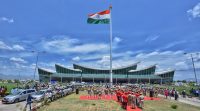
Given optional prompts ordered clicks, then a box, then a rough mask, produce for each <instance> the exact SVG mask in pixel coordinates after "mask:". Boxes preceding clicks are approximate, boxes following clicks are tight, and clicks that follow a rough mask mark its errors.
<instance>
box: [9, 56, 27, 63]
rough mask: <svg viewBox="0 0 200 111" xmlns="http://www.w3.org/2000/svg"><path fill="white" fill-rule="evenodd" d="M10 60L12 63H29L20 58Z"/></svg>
mask: <svg viewBox="0 0 200 111" xmlns="http://www.w3.org/2000/svg"><path fill="white" fill-rule="evenodd" d="M10 60H11V61H14V62H21V63H27V61H25V60H24V59H22V58H18V57H11V58H10Z"/></svg>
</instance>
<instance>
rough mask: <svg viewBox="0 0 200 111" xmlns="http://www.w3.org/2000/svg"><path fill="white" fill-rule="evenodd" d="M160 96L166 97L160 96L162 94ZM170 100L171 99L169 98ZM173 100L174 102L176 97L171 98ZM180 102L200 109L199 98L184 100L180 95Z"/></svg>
mask: <svg viewBox="0 0 200 111" xmlns="http://www.w3.org/2000/svg"><path fill="white" fill-rule="evenodd" d="M158 96H160V97H164V95H160V94H159V95H158ZM168 99H169V97H168ZM169 100H170V99H169ZM171 100H174V97H171ZM178 101H179V102H182V103H186V104H190V105H193V106H197V107H200V100H199V99H197V98H183V97H181V96H180V95H179V98H178Z"/></svg>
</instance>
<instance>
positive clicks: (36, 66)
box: [31, 51, 46, 80]
mask: <svg viewBox="0 0 200 111" xmlns="http://www.w3.org/2000/svg"><path fill="white" fill-rule="evenodd" d="M31 52H32V53H36V54H37V55H36V63H35V70H34V80H35V73H36V71H37V68H38V57H39V53H46V52H45V51H31Z"/></svg>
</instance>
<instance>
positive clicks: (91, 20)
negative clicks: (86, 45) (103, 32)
mask: <svg viewBox="0 0 200 111" xmlns="http://www.w3.org/2000/svg"><path fill="white" fill-rule="evenodd" d="M87 23H88V24H109V23H110V10H105V11H102V12H98V13H95V14H90V15H89V16H88V19H87Z"/></svg>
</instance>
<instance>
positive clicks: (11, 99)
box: [2, 89, 36, 103]
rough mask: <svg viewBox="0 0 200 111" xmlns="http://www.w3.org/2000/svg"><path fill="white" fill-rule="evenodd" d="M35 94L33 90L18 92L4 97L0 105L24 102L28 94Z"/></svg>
mask: <svg viewBox="0 0 200 111" xmlns="http://www.w3.org/2000/svg"><path fill="white" fill-rule="evenodd" d="M35 92H36V90H35V89H25V90H20V91H19V92H16V93H14V94H10V95H8V96H5V97H4V98H3V99H2V103H17V102H19V101H24V100H26V98H27V97H28V95H29V94H31V95H32V94H35Z"/></svg>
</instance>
